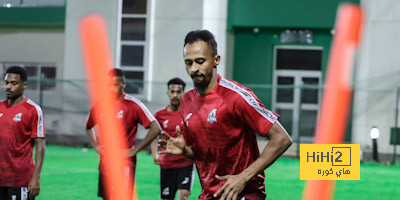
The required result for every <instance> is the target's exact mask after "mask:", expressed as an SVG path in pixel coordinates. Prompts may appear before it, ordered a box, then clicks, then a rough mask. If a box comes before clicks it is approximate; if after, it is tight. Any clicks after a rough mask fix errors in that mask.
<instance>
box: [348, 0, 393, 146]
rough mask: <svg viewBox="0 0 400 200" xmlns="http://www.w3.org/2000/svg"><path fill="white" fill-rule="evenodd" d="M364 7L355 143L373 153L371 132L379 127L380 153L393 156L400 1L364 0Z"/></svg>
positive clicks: (359, 57) (358, 61)
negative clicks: (390, 141) (373, 127)
mask: <svg viewBox="0 0 400 200" xmlns="http://www.w3.org/2000/svg"><path fill="white" fill-rule="evenodd" d="M361 5H362V7H363V8H364V10H365V13H366V18H365V24H364V34H363V38H362V44H361V47H360V51H359V53H358V59H357V71H356V81H355V86H356V91H355V95H354V109H353V132H352V137H353V138H352V142H353V143H358V144H361V149H362V150H364V151H366V152H370V151H371V146H372V141H371V138H370V129H371V128H372V126H377V127H378V128H379V130H380V138H379V139H378V151H379V153H393V146H392V145H390V144H389V140H390V128H391V127H394V125H395V114H396V111H395V106H396V89H397V87H399V86H400V56H398V53H399V52H400V35H399V34H398V32H399V31H400V13H399V12H398V11H399V10H400V1H396V0H380V1H375V0H361ZM398 150H399V148H398ZM398 153H400V151H398Z"/></svg>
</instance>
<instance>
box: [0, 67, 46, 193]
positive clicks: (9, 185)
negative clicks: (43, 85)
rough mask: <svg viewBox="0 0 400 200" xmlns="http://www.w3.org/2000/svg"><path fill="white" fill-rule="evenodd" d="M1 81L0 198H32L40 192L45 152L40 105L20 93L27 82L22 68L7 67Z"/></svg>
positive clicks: (22, 92)
mask: <svg viewBox="0 0 400 200" xmlns="http://www.w3.org/2000/svg"><path fill="white" fill-rule="evenodd" d="M4 81H5V92H6V97H7V100H5V101H3V102H0V129H1V131H0V200H26V199H34V198H35V196H37V195H39V193H40V175H41V171H42V164H43V159H44V154H45V128H44V122H43V113H42V109H41V108H40V106H38V105H37V104H36V103H34V102H33V101H32V100H30V99H29V98H27V97H25V96H24V90H25V89H26V87H27V86H28V82H27V74H26V71H25V69H24V68H22V67H19V66H13V67H10V68H8V69H7V71H6V74H5V76H4ZM33 147H35V148H36V155H35V163H33V158H32V154H33Z"/></svg>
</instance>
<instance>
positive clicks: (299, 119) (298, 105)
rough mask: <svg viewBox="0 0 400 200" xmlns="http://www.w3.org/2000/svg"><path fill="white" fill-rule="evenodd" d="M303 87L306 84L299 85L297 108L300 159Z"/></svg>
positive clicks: (297, 153) (297, 155)
mask: <svg viewBox="0 0 400 200" xmlns="http://www.w3.org/2000/svg"><path fill="white" fill-rule="evenodd" d="M303 86H304V84H303V83H301V85H299V90H300V95H299V103H298V104H297V108H298V111H299V113H298V117H299V118H298V120H297V127H296V128H297V138H296V140H297V147H296V157H297V158H300V138H301V97H302V95H301V93H302V91H303Z"/></svg>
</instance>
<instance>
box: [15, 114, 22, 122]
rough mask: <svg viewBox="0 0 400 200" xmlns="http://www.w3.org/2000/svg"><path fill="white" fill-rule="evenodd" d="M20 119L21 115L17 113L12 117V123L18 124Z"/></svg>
mask: <svg viewBox="0 0 400 200" xmlns="http://www.w3.org/2000/svg"><path fill="white" fill-rule="evenodd" d="M21 117H22V113H18V114H16V115H15V116H14V119H13V120H14V122H20V121H21Z"/></svg>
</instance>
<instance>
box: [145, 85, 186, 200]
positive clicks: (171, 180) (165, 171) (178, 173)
mask: <svg viewBox="0 0 400 200" xmlns="http://www.w3.org/2000/svg"><path fill="white" fill-rule="evenodd" d="M167 86H168V92H167V94H168V97H169V99H170V104H169V105H168V106H167V107H165V108H164V109H162V110H160V111H158V112H157V113H156V114H155V115H154V116H155V117H156V119H157V121H158V122H159V123H160V125H161V126H162V129H163V131H165V132H166V133H168V135H170V136H171V137H176V136H177V135H176V133H175V127H176V126H182V125H183V124H182V115H181V110H180V103H181V98H182V96H183V93H184V90H185V86H186V83H185V82H184V81H183V80H181V79H179V78H173V79H171V80H169V81H168V83H167ZM151 150H152V155H153V159H154V162H155V163H156V164H159V165H160V167H161V170H160V183H161V185H160V186H161V199H164V200H173V199H175V193H176V192H177V191H178V199H179V200H187V199H188V198H189V195H190V190H191V189H192V186H193V181H194V165H193V162H192V161H190V160H188V159H186V158H185V157H183V156H175V155H169V154H161V155H160V156H159V155H158V152H157V141H156V140H154V141H153V143H152V148H151Z"/></svg>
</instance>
